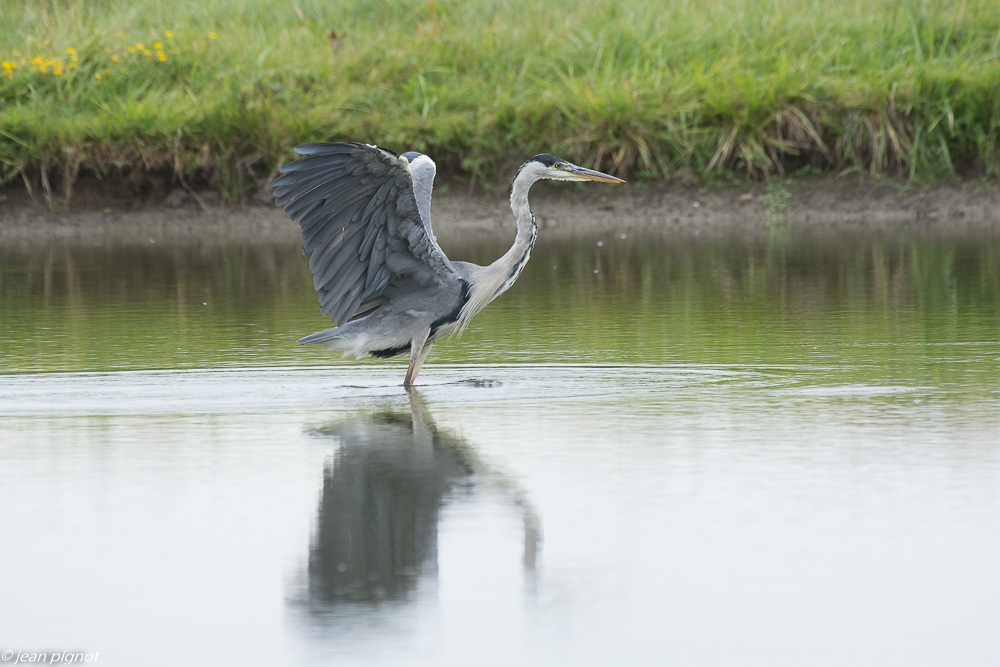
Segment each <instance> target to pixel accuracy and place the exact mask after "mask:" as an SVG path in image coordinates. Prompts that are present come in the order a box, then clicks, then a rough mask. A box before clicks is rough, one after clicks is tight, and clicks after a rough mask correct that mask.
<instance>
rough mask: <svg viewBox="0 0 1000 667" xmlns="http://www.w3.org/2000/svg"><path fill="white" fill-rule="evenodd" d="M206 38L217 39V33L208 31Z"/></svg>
mask: <svg viewBox="0 0 1000 667" xmlns="http://www.w3.org/2000/svg"><path fill="white" fill-rule="evenodd" d="M208 38H209V39H219V35H218V33H214V32H210V33H208Z"/></svg>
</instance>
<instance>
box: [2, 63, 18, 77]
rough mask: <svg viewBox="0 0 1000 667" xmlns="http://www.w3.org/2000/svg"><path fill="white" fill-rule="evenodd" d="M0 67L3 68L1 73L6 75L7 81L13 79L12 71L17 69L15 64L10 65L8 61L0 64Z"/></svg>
mask: <svg viewBox="0 0 1000 667" xmlns="http://www.w3.org/2000/svg"><path fill="white" fill-rule="evenodd" d="M0 67H3V73H4V74H6V75H7V78H8V79H13V78H14V70H16V69H17V63H12V62H8V61H6V60H5V61H3V62H2V63H0Z"/></svg>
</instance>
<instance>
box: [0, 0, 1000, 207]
mask: <svg viewBox="0 0 1000 667" xmlns="http://www.w3.org/2000/svg"><path fill="white" fill-rule="evenodd" d="M0 65H2V69H0V161H2V172H0V178H2V179H3V180H4V181H5V182H18V181H23V182H24V183H26V184H27V185H28V186H29V187H31V188H33V189H40V190H42V191H46V190H48V191H53V192H56V193H58V192H59V191H60V190H61V189H62V188H64V187H65V186H66V184H71V183H72V182H73V181H74V180H75V179H76V178H77V177H78V175H79V174H80V173H81V171H90V172H94V173H98V174H102V175H108V174H126V175H131V176H133V177H134V176H136V175H141V174H143V173H146V172H149V171H161V172H163V171H167V172H169V173H170V174H172V177H173V178H175V179H179V180H180V181H181V182H182V184H189V183H196V182H197V183H201V184H205V183H207V184H208V185H211V186H212V187H215V188H217V189H219V190H220V191H222V192H223V194H226V195H238V194H240V193H245V192H247V191H248V190H250V189H252V188H253V187H255V186H256V185H257V184H259V183H261V182H263V181H264V180H266V179H267V177H268V176H269V175H270V174H271V173H272V170H273V168H274V166H275V164H277V163H278V162H280V161H282V160H285V159H287V158H288V157H289V148H290V147H291V146H293V145H295V144H298V143H303V142H308V141H319V140H338V139H356V140H363V141H368V142H372V143H379V144H381V145H385V146H387V147H391V148H395V149H398V150H407V149H415V150H420V151H423V152H427V153H428V154H430V155H432V156H433V157H434V158H435V160H436V161H437V162H438V165H439V168H440V169H444V170H449V171H451V172H453V173H455V172H462V173H464V174H467V175H469V176H471V177H472V179H473V180H475V181H482V180H484V179H486V178H489V177H492V176H493V175H494V173H495V172H496V170H497V168H498V166H502V165H505V163H506V162H512V163H519V161H520V160H521V159H523V158H524V157H526V156H528V155H531V154H533V153H536V152H540V151H543V150H544V151H551V152H557V153H560V154H562V155H564V156H565V157H567V158H569V159H571V160H574V161H579V162H583V163H585V164H588V165H594V166H599V167H600V168H603V169H606V170H609V171H612V172H614V173H617V174H621V175H626V176H629V177H631V178H636V177H639V178H642V177H657V178H658V177H671V176H674V175H676V174H678V173H681V172H683V173H685V174H694V175H696V176H702V177H708V178H720V177H722V178H727V177H728V176H729V175H736V176H742V175H749V176H750V177H760V176H762V175H767V174H786V173H799V172H803V171H815V170H838V171H840V170H858V171H864V172H868V173H871V174H875V175H888V176H892V177H902V178H912V177H917V178H930V177H936V176H941V175H949V174H960V175H986V176H992V177H995V176H996V174H997V173H1000V92H998V91H1000V5H998V4H997V3H996V1H995V0H964V1H958V0H956V1H949V0H940V1H937V2H933V1H930V0H923V1H920V0H896V1H892V0H844V1H843V2H836V3H831V2H822V1H820V0H763V1H761V2H749V1H748V0H716V1H714V2H686V1H681V0H677V1H674V2H638V1H631V2H621V1H620V0H575V1H569V0H547V1H546V2H544V3H539V2H536V1H535V0H505V1H503V0H495V1H493V0H477V1H476V2H468V3H467V2H460V1H459V0H437V1H435V0H431V1H429V2H403V1H401V0H379V1H367V2H366V1H364V0H361V1H358V2H350V3H331V2H329V1H328V0H258V1H256V2H245V1H243V0H173V1H172V2H169V3H167V2H161V1H158V0H94V1H93V2H86V3H83V2H74V1H71V0H48V1H41V2H40V1H38V0H5V2H4V3H3V8H2V9H0Z"/></svg>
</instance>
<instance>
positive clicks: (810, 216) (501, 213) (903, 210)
mask: <svg viewBox="0 0 1000 667" xmlns="http://www.w3.org/2000/svg"><path fill="white" fill-rule="evenodd" d="M164 192H166V193H165V194H164ZM506 194H507V193H506V192H504V191H500V190H499V189H497V190H496V191H494V192H487V193H482V192H480V193H471V194H470V193H468V192H466V191H465V187H464V186H461V185H450V186H446V187H444V188H439V191H438V192H437V193H436V194H435V197H434V224H435V232H436V233H437V235H438V236H439V237H440V238H441V239H442V241H443V242H445V241H449V240H457V239H462V240H466V241H468V240H474V239H476V238H486V237H494V236H496V235H510V234H512V230H513V224H512V218H511V214H510V209H509V208H508V206H507V202H506ZM267 200H268V197H267V193H266V192H261V193H259V194H258V196H257V197H256V198H255V201H254V202H253V203H250V204H246V205H240V206H234V205H223V204H222V203H220V201H219V197H218V195H216V194H215V193H210V192H205V193H199V194H197V195H195V194H193V193H188V192H186V191H184V190H180V189H173V190H170V191H166V190H165V188H157V189H153V190H152V191H146V192H142V191H129V190H128V189H127V188H125V189H123V188H113V187H110V186H108V185H102V184H100V183H91V184H87V183H82V184H81V185H80V186H78V187H76V188H75V190H74V193H73V197H72V200H71V208H70V209H69V210H68V211H58V210H55V211H54V210H50V209H49V207H48V206H46V205H45V203H44V202H43V201H41V198H40V197H37V196H36V198H34V199H32V198H31V197H29V196H28V195H27V194H26V193H24V192H23V191H15V190H8V191H7V192H6V193H4V194H2V195H0V242H7V243H9V242H14V241H15V240H18V241H20V242H33V241H39V240H44V239H62V240H65V241H71V240H74V239H75V240H79V241H82V242H88V243H92V242H100V241H101V240H105V239H106V240H111V239H113V240H116V241H118V242H126V243H127V242H148V240H150V239H151V240H171V239H172V240H198V241H204V242H231V241H245V242H253V241H283V240H287V241H289V242H295V240H296V239H297V238H298V228H297V226H296V225H295V224H293V223H292V222H291V221H289V220H288V218H287V217H286V216H285V215H284V213H283V212H282V211H280V210H279V209H276V208H275V207H274V206H271V205H269V204H267V203H265V202H267ZM62 205H63V203H62V200H61V199H59V198H56V199H55V200H54V204H53V206H54V208H60V207H62ZM532 206H533V209H534V210H535V212H536V214H537V216H538V220H539V223H540V226H541V227H542V229H543V233H544V234H546V236H547V237H557V238H558V237H572V236H579V235H594V234H601V233H605V232H636V231H643V232H649V233H658V232H660V231H662V232H663V233H664V234H680V235H691V234H702V233H708V234H726V233H730V232H733V231H742V232H747V231H752V230H754V229H757V228H763V227H769V226H773V225H775V224H783V225H788V226H792V227H805V228H810V229H824V230H829V231H836V230H841V229H854V230H871V231H893V230H904V229H905V230H912V229H924V230H930V231H934V232H938V233H956V234H965V233H980V232H983V231H987V230H989V231H991V232H996V231H998V230H1000V186H998V185H997V184H996V183H983V182H957V183H944V184H936V185H933V186H928V187H916V186H909V187H905V186H901V185H898V184H893V183H864V184H862V183H859V182H858V180H857V179H855V178H853V177H852V178H834V177H823V178H817V179H810V180H797V181H794V182H788V183H785V182H771V183H770V184H764V183H761V184H754V185H743V186H726V187H716V188H712V189H709V190H705V191H703V190H701V189H699V188H698V187H697V186H692V185H683V184H670V185H626V186H615V187H612V186H606V185H597V184H564V183H558V184H557V183H551V184H550V183H542V184H539V185H537V186H535V189H534V190H533V191H532Z"/></svg>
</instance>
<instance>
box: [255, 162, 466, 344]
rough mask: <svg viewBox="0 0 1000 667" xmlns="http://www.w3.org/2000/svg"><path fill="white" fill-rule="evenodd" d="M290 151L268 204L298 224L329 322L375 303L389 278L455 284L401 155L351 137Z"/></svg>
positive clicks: (342, 319)
mask: <svg viewBox="0 0 1000 667" xmlns="http://www.w3.org/2000/svg"><path fill="white" fill-rule="evenodd" d="M295 152H296V153H298V154H300V155H302V156H303V157H300V158H299V159H297V160H295V161H293V162H290V163H289V164H286V165H284V166H283V167H282V168H281V170H280V171H281V175H280V176H278V178H276V179H275V180H274V183H273V193H274V198H275V203H276V204H277V205H278V206H281V207H282V208H283V209H284V210H285V212H286V213H287V214H288V216H289V217H290V218H292V219H293V220H295V221H296V222H298V223H299V226H300V228H301V229H302V250H303V252H304V253H308V254H309V255H310V257H309V268H310V270H311V271H312V274H313V285H314V286H315V288H316V290H317V292H319V303H320V309H321V310H322V312H323V313H324V314H325V315H329V317H330V319H331V320H333V322H334V323H335V324H342V323H346V322H348V321H350V320H351V318H353V317H354V316H355V315H356V314H357V313H358V310H359V308H360V309H362V310H363V311H365V312H370V311H371V310H373V309H376V308H379V307H381V306H382V305H383V304H385V303H386V302H387V299H386V297H385V291H386V290H387V289H389V287H390V286H391V285H393V284H397V285H402V284H403V283H405V284H406V285H407V286H411V288H416V289H419V288H424V287H429V286H432V285H440V286H446V285H452V286H458V285H459V284H460V283H461V280H462V279H461V277H460V276H459V274H458V272H457V271H456V270H455V267H454V266H453V265H452V264H451V262H450V261H449V260H448V258H447V257H446V256H445V255H444V253H443V252H442V251H441V248H440V247H439V246H438V245H437V242H436V241H435V240H434V236H433V233H432V232H431V228H430V220H425V219H424V217H423V216H422V215H421V214H420V211H419V208H418V206H417V201H416V199H415V195H414V187H413V181H412V177H411V173H410V169H409V168H408V166H407V161H406V160H405V159H403V158H401V157H399V155H397V154H396V153H394V152H392V151H389V150H386V149H384V148H378V147H377V146H368V145H365V144H357V143H330V144H305V145H303V146H297V147H296V148H295ZM428 192H429V190H428ZM427 196H429V195H427Z"/></svg>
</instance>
